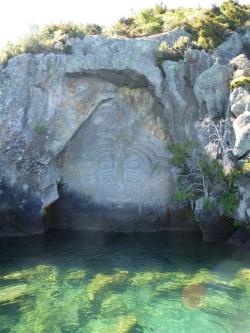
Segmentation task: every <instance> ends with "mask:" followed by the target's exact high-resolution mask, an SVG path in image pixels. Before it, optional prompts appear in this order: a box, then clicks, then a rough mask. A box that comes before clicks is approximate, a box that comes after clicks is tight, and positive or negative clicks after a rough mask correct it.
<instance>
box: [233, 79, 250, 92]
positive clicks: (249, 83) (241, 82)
mask: <svg viewBox="0 0 250 333" xmlns="http://www.w3.org/2000/svg"><path fill="white" fill-rule="evenodd" d="M243 86H246V87H250V76H240V77H237V78H235V79H233V80H232V81H231V83H230V88H231V90H233V89H236V88H239V87H243Z"/></svg>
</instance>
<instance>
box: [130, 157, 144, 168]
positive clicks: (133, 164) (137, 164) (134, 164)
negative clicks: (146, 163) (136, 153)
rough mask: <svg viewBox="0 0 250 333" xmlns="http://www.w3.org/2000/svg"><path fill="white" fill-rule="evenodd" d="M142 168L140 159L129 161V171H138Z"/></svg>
mask: <svg viewBox="0 0 250 333" xmlns="http://www.w3.org/2000/svg"><path fill="white" fill-rule="evenodd" d="M140 166H141V161H140V160H139V159H134V158H133V159H129V160H128V161H127V167H128V168H129V169H138V168H139V167H140Z"/></svg>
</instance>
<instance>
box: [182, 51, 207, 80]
mask: <svg viewBox="0 0 250 333" xmlns="http://www.w3.org/2000/svg"><path fill="white" fill-rule="evenodd" d="M212 65H213V58H212V56H211V55H210V54H208V53H207V52H205V51H204V50H202V51H200V50H196V49H191V48H189V49H188V50H187V51H186V53H185V57H184V77H185V80H186V81H187V83H188V84H189V85H191V86H193V85H194V83H195V81H196V79H197V77H198V76H199V75H200V74H201V73H202V72H204V71H205V70H207V69H208V68H209V67H211V66H212Z"/></svg>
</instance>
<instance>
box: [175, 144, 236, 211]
mask: <svg viewBox="0 0 250 333" xmlns="http://www.w3.org/2000/svg"><path fill="white" fill-rule="evenodd" d="M169 151H170V152H171V153H172V158H171V159H170V162H171V163H172V165H174V166H175V167H177V168H178V169H179V170H178V176H177V185H178V191H177V192H176V200H177V201H191V202H192V201H193V200H195V199H197V198H199V197H201V196H203V197H204V207H205V208H207V209H211V208H213V207H215V206H217V208H218V209H222V211H223V213H224V214H225V215H227V216H229V215H230V214H231V213H232V212H233V211H234V210H235V209H236V207H237V205H238V201H239V199H238V195H237V188H236V186H235V183H236V180H237V178H238V177H239V175H240V174H241V171H240V170H237V169H234V170H233V171H231V173H229V174H225V173H224V170H223V165H222V164H221V162H220V160H210V159H209V157H208V156H207V155H206V153H205V152H204V151H203V150H202V149H201V148H199V146H198V144H196V143H193V142H191V141H187V142H184V143H178V144H174V145H171V146H170V147H169ZM211 195H213V196H216V197H217V198H218V200H217V201H216V202H211V201H210V197H211Z"/></svg>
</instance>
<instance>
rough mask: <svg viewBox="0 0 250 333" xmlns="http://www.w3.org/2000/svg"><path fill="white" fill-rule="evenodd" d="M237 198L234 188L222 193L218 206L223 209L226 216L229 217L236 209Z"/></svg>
mask: <svg viewBox="0 0 250 333" xmlns="http://www.w3.org/2000/svg"><path fill="white" fill-rule="evenodd" d="M238 204H239V198H238V194H237V191H236V188H233V187H230V188H229V189H228V191H226V192H223V193H222V194H221V196H220V198H219V206H220V207H221V208H222V209H223V212H224V214H225V215H226V216H229V217H230V215H231V214H232V213H233V212H234V211H235V209H236V208H237V207H238Z"/></svg>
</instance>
